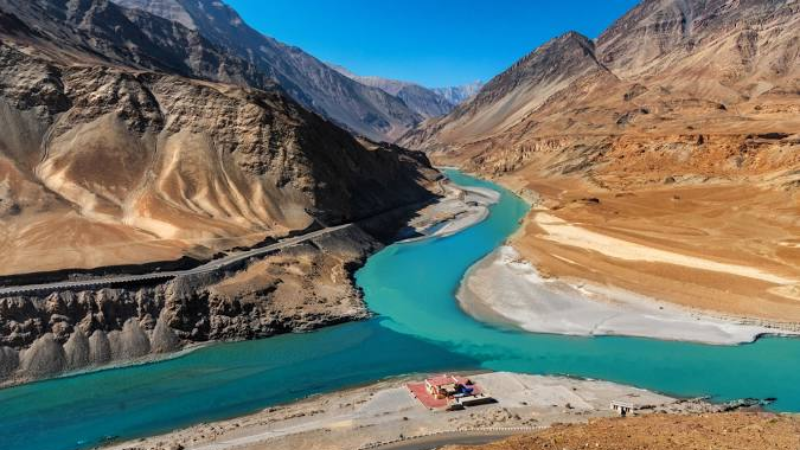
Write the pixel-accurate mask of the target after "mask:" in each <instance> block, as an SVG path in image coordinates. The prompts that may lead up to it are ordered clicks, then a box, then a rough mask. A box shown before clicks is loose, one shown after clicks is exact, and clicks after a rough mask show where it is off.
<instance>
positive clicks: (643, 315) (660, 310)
mask: <svg viewBox="0 0 800 450" xmlns="http://www.w3.org/2000/svg"><path fill="white" fill-rule="evenodd" d="M458 298H459V301H460V303H461V306H462V307H463V308H464V310H465V311H467V312H468V313H470V314H472V315H473V316H475V317H476V318H478V319H479V320H484V321H490V322H491V321H498V320H499V321H502V322H504V323H507V324H512V325H514V326H516V327H519V328H521V329H523V330H526V331H530V332H535V333H553V334H565V335H578V336H599V335H619V336H636V337H647V338H654V339H664V340H678V341H691V342H702V343H707V344H715V345H735V344H741V343H747V342H752V341H754V340H755V339H757V338H758V337H759V336H761V335H764V334H770V333H775V332H776V331H775V330H774V329H771V328H767V327H763V326H754V325H745V324H741V323H737V322H735V321H728V320H724V319H721V318H716V317H712V316H710V315H704V314H703V313H700V312H694V311H690V310H687V309H685V308H681V307H678V306H675V305H672V304H669V303H665V302H658V301H656V300H654V299H650V298H647V297H644V296H641V295H637V294H633V293H630V292H626V291H623V290H621V289H614V288H608V287H604V286H600V285H593V284H590V283H585V282H579V283H577V284H570V283H569V282H567V281H564V280H559V279H545V278H543V277H542V276H540V274H539V273H538V272H537V271H536V269H535V268H534V267H533V266H532V265H531V264H530V263H527V262H525V261H522V260H521V259H520V257H519V254H518V253H517V252H516V251H515V250H514V249H513V248H512V247H508V246H504V247H501V248H499V249H498V250H497V251H495V252H494V253H492V254H491V255H489V256H488V257H487V258H486V259H484V260H483V261H481V262H480V263H478V264H477V265H476V266H474V267H473V268H472V269H471V270H470V271H469V272H468V274H467V276H466V277H465V279H464V281H463V282H462V285H461V288H460V290H459V293H458ZM786 333H789V332H786ZM782 334H785V333H782Z"/></svg>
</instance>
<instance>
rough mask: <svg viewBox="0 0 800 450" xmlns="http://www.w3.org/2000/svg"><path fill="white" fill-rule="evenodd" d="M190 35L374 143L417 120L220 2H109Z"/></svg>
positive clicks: (397, 104) (418, 119)
mask: <svg viewBox="0 0 800 450" xmlns="http://www.w3.org/2000/svg"><path fill="white" fill-rule="evenodd" d="M114 2H115V3H118V4H120V5H122V6H125V7H128V8H132V9H136V10H143V11H148V12H150V13H152V14H154V15H158V16H161V17H164V18H166V19H169V20H173V21H177V22H180V23H181V24H183V25H185V26H186V27H188V28H190V29H192V30H196V31H197V32H198V33H199V34H200V35H202V36H204V37H205V38H206V39H208V40H209V41H210V42H213V43H214V44H215V45H216V46H218V47H219V48H221V49H225V50H226V51H229V52H231V54H233V55H236V56H237V57H239V58H241V59H243V60H246V61H248V62H250V63H252V64H253V65H254V66H255V67H257V68H258V69H259V70H260V71H261V72H263V73H265V74H267V75H269V76H271V77H274V78H275V79H276V80H277V81H278V83H279V84H280V85H281V87H283V88H284V90H285V91H286V92H288V93H289V94H290V95H291V96H292V97H293V98H294V99H295V100H297V101H298V102H300V103H301V104H302V105H303V106H305V107H306V108H308V109H311V110H312V111H316V112H318V113H320V114H322V115H323V116H325V117H327V118H329V119H330V120H333V121H334V122H336V123H338V124H339V125H341V126H344V127H346V128H349V129H350V130H352V131H354V132H356V133H359V134H362V135H364V136H367V137H368V138H370V139H374V140H379V141H381V140H386V141H393V140H394V139H396V138H397V137H399V136H401V135H402V134H404V133H405V132H407V131H408V130H409V129H411V128H413V127H414V126H416V125H417V124H418V123H419V122H421V121H422V119H423V117H421V116H420V115H418V114H417V113H415V112H414V111H413V110H411V109H409V108H408V107H407V106H406V104H405V103H403V101H401V100H399V99H397V98H396V97H394V96H392V95H388V94H387V93H385V92H384V91H382V90H381V89H378V88H374V87H369V86H365V85H363V84H360V83H357V82H355V81H353V80H351V79H349V78H348V77H346V76H344V75H342V74H340V73H338V72H337V71H335V70H333V69H331V68H330V67H328V66H327V65H326V64H324V63H323V62H321V61H319V60H317V59H316V58H314V57H313V56H311V55H309V54H307V53H305V52H303V51H302V50H301V49H299V48H296V47H291V46H288V45H285V44H282V43H280V42H278V41H276V40H275V39H272V38H270V37H267V36H264V35H262V34H261V33H259V32H258V31H256V30H254V29H253V28H251V27H250V26H248V25H247V24H246V23H245V22H244V21H243V20H242V18H241V17H239V15H238V14H237V13H236V11H234V10H233V9H232V8H230V7H229V6H228V5H226V4H224V3H223V2H221V1H212V0H114Z"/></svg>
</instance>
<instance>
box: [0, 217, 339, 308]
mask: <svg viewBox="0 0 800 450" xmlns="http://www.w3.org/2000/svg"><path fill="white" fill-rule="evenodd" d="M352 225H353V224H349V223H348V224H344V225H339V226H336V227H330V228H325V229H322V230H319V231H314V232H311V233H308V234H304V235H302V236H295V237H293V238H287V239H283V240H281V241H280V242H278V243H276V244H272V245H268V246H266V247H261V248H257V249H253V250H248V251H246V252H239V253H234V254H231V255H228V256H226V257H224V258H220V259H216V260H213V261H211V262H209V263H206V264H203V265H202V266H199V267H195V268H194V269H188V270H175V271H169V272H153V273H148V274H143V275H119V276H109V277H104V278H97V279H91V280H81V281H64V282H55V283H45V284H31V285H26V286H9V287H3V288H0V297H2V296H9V295H21V294H27V293H32V292H39V291H60V290H66V289H92V288H102V287H106V286H111V285H115V284H127V283H140V282H146V281H154V280H170V279H173V278H176V277H180V276H187V275H197V274H203V273H209V272H213V271H215V270H220V269H224V268H225V267H227V266H230V265H232V264H235V263H238V262H241V261H243V260H246V259H248V258H252V257H254V256H261V255H265V254H267V253H271V252H274V251H276V250H281V249H284V248H287V247H291V246H293V245H297V244H300V243H303V242H305V241H308V240H310V239H314V238H318V237H320V236H324V235H326V234H330V233H334V232H336V231H339V230H343V229H345V228H348V227H351V226H352Z"/></svg>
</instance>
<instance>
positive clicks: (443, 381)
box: [425, 375, 469, 387]
mask: <svg viewBox="0 0 800 450" xmlns="http://www.w3.org/2000/svg"><path fill="white" fill-rule="evenodd" d="M467 381H469V379H467V378H464V377H459V376H454V375H437V376H435V377H432V378H428V379H427V380H425V382H426V383H428V384H430V385H431V386H437V387H438V386H445V385H448V384H456V383H460V384H467Z"/></svg>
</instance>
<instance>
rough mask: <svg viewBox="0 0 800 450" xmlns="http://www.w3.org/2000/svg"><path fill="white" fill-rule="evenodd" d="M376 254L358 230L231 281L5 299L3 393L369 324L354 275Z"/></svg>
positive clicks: (185, 280) (1, 314)
mask: <svg viewBox="0 0 800 450" xmlns="http://www.w3.org/2000/svg"><path fill="white" fill-rule="evenodd" d="M377 248H379V244H378V243H377V242H376V241H375V240H374V239H373V238H372V237H370V236H369V235H367V234H365V233H363V232H362V231H360V230H359V229H358V228H354V227H353V228H349V229H346V230H342V231H340V232H337V233H336V234H333V235H330V236H326V237H321V238H318V239H315V240H314V241H313V242H310V243H307V244H303V245H300V246H297V247H293V248H291V249H288V250H285V251H283V252H280V253H276V254H273V255H270V256H267V257H265V258H263V259H258V260H251V261H248V262H247V263H245V264H243V265H242V266H241V267H239V268H238V269H235V270H230V271H228V272H224V273H223V272H220V273H210V274H207V275H202V276H192V277H181V278H177V279H175V280H174V281H171V282H169V283H165V284H162V285H155V286H138V287H137V286H130V287H127V288H125V289H102V290H96V291H61V292H56V293H53V294H49V295H46V296H30V297H8V298H0V385H3V384H8V383H19V382H25V381H29V380H34V379H39V378H45V377H49V376H53V375H56V374H59V373H62V372H65V371H75V370H79V369H87V368H93V367H102V366H104V365H107V364H111V363H124V362H129V361H136V360H142V359H143V358H152V357H157V356H158V355H164V354H168V353H171V352H175V351H177V350H180V349H181V348H183V347H184V346H186V345H189V344H193V343H203V342H208V341H214V340H243V339H258V338H266V337H269V336H274V335H276V334H282V333H288V332H296V331H303V330H310V329H314V328H318V327H321V326H325V325H331V324H336V323H341V322H345V321H351V320H357V319H361V318H364V317H366V316H367V311H366V307H365V306H364V304H363V302H362V300H361V297H360V295H359V294H358V292H357V291H356V289H355V286H354V285H353V283H352V281H350V280H351V272H352V271H353V270H354V268H355V267H358V266H359V265H360V264H362V263H363V261H364V259H365V258H366V257H367V255H369V254H371V253H372V252H374V251H375V250H376V249H377Z"/></svg>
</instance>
